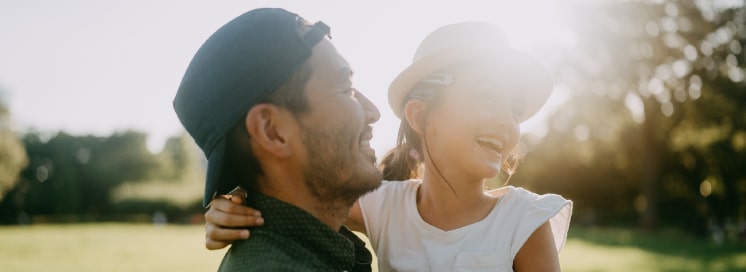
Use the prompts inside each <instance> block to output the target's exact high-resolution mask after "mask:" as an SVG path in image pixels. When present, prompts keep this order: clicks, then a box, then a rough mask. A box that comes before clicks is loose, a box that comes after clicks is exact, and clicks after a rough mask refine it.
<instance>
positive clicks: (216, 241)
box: [205, 191, 264, 250]
mask: <svg viewBox="0 0 746 272" xmlns="http://www.w3.org/2000/svg"><path fill="white" fill-rule="evenodd" d="M245 195H246V194H245V193H241V192H240V191H239V192H236V193H233V192H232V193H231V194H230V195H223V196H220V197H216V198H214V199H213V200H212V201H211V202H210V208H209V209H208V210H207V212H205V234H206V235H205V247H206V248H207V249H209V250H215V249H221V248H224V247H226V246H228V245H230V244H231V243H233V241H235V240H246V239H248V238H249V230H248V229H247V228H248V227H256V226H261V225H263V224H264V219H263V218H262V214H261V213H260V212H259V211H257V210H255V209H252V208H249V207H246V206H244V205H242V203H243V202H244V200H245Z"/></svg>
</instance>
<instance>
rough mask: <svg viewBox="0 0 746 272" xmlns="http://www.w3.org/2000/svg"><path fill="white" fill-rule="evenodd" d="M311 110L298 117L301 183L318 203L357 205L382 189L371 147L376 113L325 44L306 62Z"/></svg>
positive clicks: (342, 61)
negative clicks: (302, 158) (302, 148)
mask: <svg viewBox="0 0 746 272" xmlns="http://www.w3.org/2000/svg"><path fill="white" fill-rule="evenodd" d="M308 62H309V64H310V66H311V71H312V72H311V78H310V79H309V81H308V83H307V85H306V94H307V96H308V102H309V105H310V110H309V111H308V112H307V113H304V114H302V115H301V116H300V117H299V120H300V121H299V123H300V125H301V129H302V131H303V138H302V140H303V145H304V146H305V148H306V159H307V162H306V164H305V165H306V169H304V171H303V174H304V178H305V180H306V182H307V184H308V185H309V188H310V189H311V190H312V193H314V194H315V196H316V197H318V198H319V199H322V200H332V201H333V200H351V201H354V200H356V199H357V198H358V197H359V196H361V195H363V194H365V193H367V192H369V191H372V190H374V189H375V188H377V187H378V186H379V185H380V184H381V178H382V176H381V172H380V171H379V170H378V168H377V167H376V165H375V161H376V157H375V151H374V150H373V149H372V148H371V147H370V139H371V138H372V137H373V135H372V127H371V126H370V125H371V124H373V123H375V122H376V121H377V120H378V118H379V117H380V113H379V112H378V109H377V108H376V107H375V105H373V103H371V102H370V101H369V100H368V99H367V98H366V97H365V96H364V95H363V94H362V93H361V92H359V91H358V90H356V89H355V88H354V86H353V84H352V70H351V68H350V66H349V64H348V63H347V61H346V60H345V59H344V58H343V57H342V56H340V55H339V53H338V52H337V50H336V49H335V48H334V46H333V45H332V43H331V42H330V41H329V40H327V39H324V40H322V41H321V42H320V43H319V44H318V45H316V46H315V47H314V49H313V55H312V56H311V58H310V59H309V60H308Z"/></svg>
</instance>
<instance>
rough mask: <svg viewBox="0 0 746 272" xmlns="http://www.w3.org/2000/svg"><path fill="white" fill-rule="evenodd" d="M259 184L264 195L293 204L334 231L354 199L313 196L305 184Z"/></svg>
mask: <svg viewBox="0 0 746 272" xmlns="http://www.w3.org/2000/svg"><path fill="white" fill-rule="evenodd" d="M277 187H280V186H261V185H260V186H259V192H261V193H262V194H264V195H267V196H270V197H273V198H276V199H279V200H281V201H283V202H286V203H289V204H291V205H294V206H296V207H298V208H300V209H302V210H304V211H306V212H307V213H309V214H311V215H313V216H314V217H316V218H317V219H318V220H319V221H321V222H322V223H324V224H325V225H327V226H329V227H330V228H332V229H333V230H335V231H339V229H340V228H341V227H342V225H343V224H344V222H345V221H346V220H347V217H348V216H349V214H350V209H351V207H352V205H353V204H354V203H355V200H338V199H319V198H318V197H315V196H314V195H313V194H312V193H311V192H310V191H309V190H308V188H306V187H305V186H298V187H301V188H297V189H295V188H294V189H291V190H289V189H288V188H291V187H285V186H282V189H279V188H277Z"/></svg>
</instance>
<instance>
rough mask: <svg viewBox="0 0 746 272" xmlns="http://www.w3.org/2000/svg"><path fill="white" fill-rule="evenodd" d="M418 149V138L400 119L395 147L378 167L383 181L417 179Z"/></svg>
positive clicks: (403, 120) (419, 160) (404, 121)
mask: <svg viewBox="0 0 746 272" xmlns="http://www.w3.org/2000/svg"><path fill="white" fill-rule="evenodd" d="M420 148H421V147H420V138H419V136H418V135H417V133H416V132H414V130H413V129H412V127H410V126H409V123H407V120H406V119H404V118H402V120H401V124H400V125H399V135H398V136H397V138H396V147H394V148H393V149H391V150H390V151H389V152H388V153H386V155H385V156H384V157H383V160H381V163H380V164H379V165H378V167H379V168H380V169H381V172H382V173H383V179H384V180H390V181H394V180H408V179H415V178H418V177H419V168H420V164H421V163H422V159H421V158H420V156H419V155H418V154H422V151H420Z"/></svg>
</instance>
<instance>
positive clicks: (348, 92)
mask: <svg viewBox="0 0 746 272" xmlns="http://www.w3.org/2000/svg"><path fill="white" fill-rule="evenodd" d="M342 92H343V93H345V94H348V95H350V96H355V93H357V89H355V88H347V89H345V90H344V91H342Z"/></svg>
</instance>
